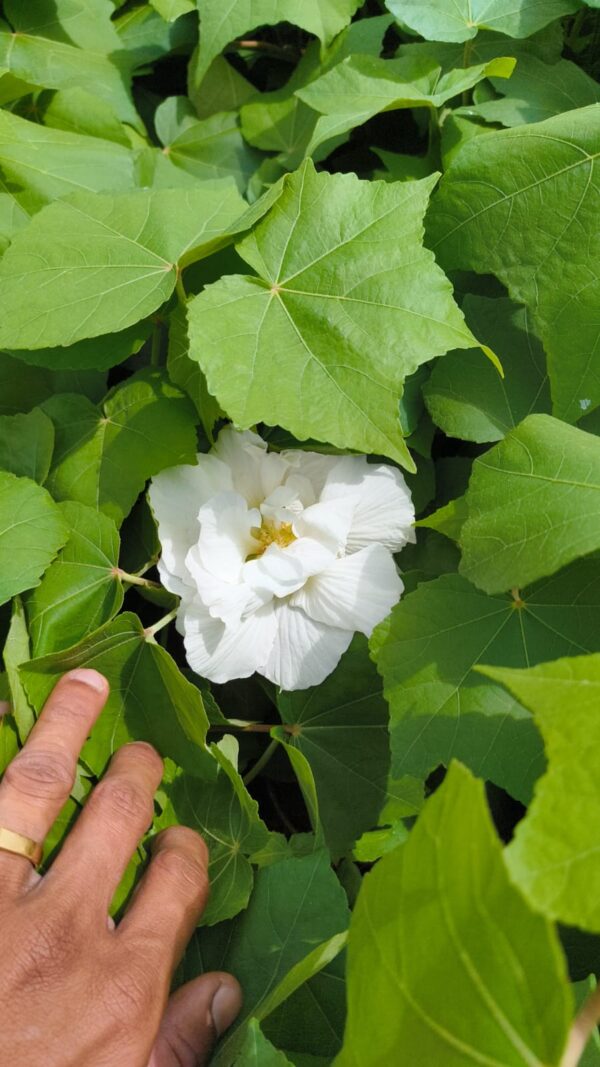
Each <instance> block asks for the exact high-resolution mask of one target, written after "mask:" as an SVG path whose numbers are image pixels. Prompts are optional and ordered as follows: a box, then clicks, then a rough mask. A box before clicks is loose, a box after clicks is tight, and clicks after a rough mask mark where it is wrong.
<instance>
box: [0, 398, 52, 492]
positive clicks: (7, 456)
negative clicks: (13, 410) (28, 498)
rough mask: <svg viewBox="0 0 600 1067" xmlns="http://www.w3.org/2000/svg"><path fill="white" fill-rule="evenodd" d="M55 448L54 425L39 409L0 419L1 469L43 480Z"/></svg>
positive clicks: (41, 481) (20, 475) (0, 417)
mask: <svg viewBox="0 0 600 1067" xmlns="http://www.w3.org/2000/svg"><path fill="white" fill-rule="evenodd" d="M53 449H54V426H53V425H52V422H51V420H50V419H49V418H48V416H47V415H44V412H43V411H40V409H39V408H33V410H32V411H30V412H29V413H28V414H26V415H1V416H0V470H3V471H10V473H11V474H17V475H18V476H19V477H24V478H31V479H32V481H34V482H39V483H40V485H41V484H42V483H43V482H44V481H45V480H46V477H47V475H48V471H49V470H50V463H51V461H52V452H53Z"/></svg>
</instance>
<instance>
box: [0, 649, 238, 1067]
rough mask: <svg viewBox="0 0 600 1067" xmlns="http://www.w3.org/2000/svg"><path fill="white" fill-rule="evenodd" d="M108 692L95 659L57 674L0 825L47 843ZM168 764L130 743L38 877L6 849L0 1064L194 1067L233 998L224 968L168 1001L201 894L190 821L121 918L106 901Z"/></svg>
mask: <svg viewBox="0 0 600 1067" xmlns="http://www.w3.org/2000/svg"><path fill="white" fill-rule="evenodd" d="M107 696H108V683H107V682H106V680H105V679H104V678H103V677H102V675H100V674H98V673H97V672H96V671H92V670H75V671H71V672H70V673H69V674H66V675H65V676H64V677H63V678H62V679H61V680H60V681H59V682H58V684H57V685H56V687H55V689H54V691H53V693H52V695H51V696H50V698H49V700H48V702H47V703H46V706H45V708H44V710H43V712H42V714H41V715H40V718H39V720H38V722H37V723H36V725H35V727H34V729H33V730H32V732H31V734H30V737H29V738H28V740H27V743H26V744H25V746H24V747H23V749H22V750H21V752H20V753H19V755H18V756H17V757H16V758H15V759H14V760H13V762H12V763H11V764H10V765H9V766H8V767H7V769H6V772H5V774H4V777H3V779H2V782H1V783H0V826H3V827H7V828H8V829H11V830H14V831H16V832H17V833H21V834H24V835H25V836H27V837H31V838H33V839H34V840H35V841H43V840H44V838H45V836H46V835H47V833H48V831H49V830H50V828H51V826H52V824H53V823H54V821H55V819H56V818H57V816H58V814H59V812H60V810H61V808H62V807H63V805H64V803H65V802H66V800H67V798H68V796H69V792H70V790H71V788H72V785H73V781H74V776H75V769H76V764H77V757H78V755H79V752H80V750H81V748H82V746H83V743H84V741H85V739H86V737H87V736H88V734H89V732H90V729H91V727H92V726H93V724H94V722H95V721H96V719H97V718H98V716H99V714H100V712H101V710H102V708H103V706H104V704H105V702H106V698H107ZM161 776H162V761H161V759H160V757H159V756H158V754H157V753H156V752H155V750H154V749H153V748H152V747H151V746H150V745H146V744H142V743H136V744H131V745H126V746H124V747H123V748H121V749H120V750H119V751H118V752H117V753H116V754H115V756H114V757H113V760H112V762H111V764H110V766H109V768H108V770H107V772H106V774H105V776H104V778H103V780H102V781H101V782H100V783H99V785H98V786H97V787H96V789H95V790H94V791H93V793H92V794H91V796H90V798H89V800H88V802H87V803H86V805H85V808H84V810H83V812H82V814H81V816H80V817H79V819H78V821H77V823H76V825H75V827H74V829H73V830H72V831H71V833H70V834H69V836H68V837H67V838H66V840H65V842H64V845H63V847H62V849H61V851H60V854H59V855H58V857H57V859H56V860H55V861H54V863H53V864H52V866H51V868H50V870H49V871H48V873H47V874H46V875H45V876H44V877H43V878H41V877H40V876H39V875H38V874H37V873H36V872H35V871H34V869H33V867H32V866H31V864H30V863H29V861H28V860H27V859H25V858H24V857H22V856H17V855H14V854H11V853H8V852H4V851H0V944H1V945H2V956H1V961H0V1003H2V1004H3V1005H4V1010H3V1012H2V1026H1V1027H0V1063H10V1064H11V1067H42V1065H43V1067H83V1065H84V1064H85V1067H202V1065H203V1064H205V1063H206V1062H207V1058H208V1056H209V1054H210V1050H211V1048H212V1047H213V1045H214V1042H215V1041H216V1039H217V1037H218V1036H219V1034H220V1033H222V1032H223V1030H225V1029H226V1028H227V1027H228V1026H229V1025H230V1024H231V1023H232V1022H233V1020H234V1019H235V1017H236V1016H237V1014H238V1012H239V1009H240V1006H241V993H240V989H239V986H238V983H237V982H236V981H235V979H234V978H233V977H232V976H231V975H228V974H222V973H215V974H205V975H202V977H200V978H197V979H196V980H195V981H193V982H190V983H189V984H188V985H186V986H184V987H182V988H181V989H180V990H178V992H177V993H175V994H174V995H173V996H172V997H170V998H169V988H170V983H171V978H172V975H173V971H174V969H175V967H176V966H177V963H178V961H179V959H180V958H181V955H182V953H183V950H184V948H185V946H186V944H187V942H188V940H189V938H190V936H191V934H192V932H193V930H194V928H195V926H196V924H197V922H198V919H199V917H200V916H201V914H202V910H203V908H204V906H205V904H206V900H207V896H208V876H207V863H208V855H207V850H206V846H205V844H204V842H203V840H202V838H201V837H199V835H198V834H196V833H195V832H194V831H192V830H189V829H187V828H186V827H181V826H178V827H172V828H170V829H168V830H165V831H163V833H161V834H159V835H158V837H157V838H155V841H154V848H153V855H152V860H151V862H150V864H149V866H148V869H147V870H146V872H145V874H144V876H143V878H142V879H141V882H140V884H139V886H138V888H137V890H136V892H135V894H134V896H133V899H132V901H131V903H130V905H129V908H128V910H127V912H126V913H125V915H124V917H123V918H122V919H121V921H120V923H119V925H118V926H117V927H115V924H114V923H113V921H112V919H110V918H109V916H108V909H109V906H110V902H111V899H112V897H113V894H114V892H115V889H116V888H117V885H118V883H119V880H120V878H121V876H122V874H123V872H124V870H125V868H126V866H127V863H128V861H129V859H130V857H131V855H132V854H133V852H134V850H135V848H136V846H137V844H138V842H139V840H140V838H141V837H142V835H143V834H144V833H145V832H146V831H147V829H148V827H149V825H150V823H151V820H152V813H153V797H154V792H155V790H156V789H157V787H158V785H159V782H160V780H161Z"/></svg>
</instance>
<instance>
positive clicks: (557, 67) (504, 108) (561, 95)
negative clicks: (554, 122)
mask: <svg viewBox="0 0 600 1067" xmlns="http://www.w3.org/2000/svg"><path fill="white" fill-rule="evenodd" d="M492 85H493V86H494V89H495V90H496V92H498V93H500V97H501V99H498V100H489V101H487V102H483V103H479V102H478V103H477V106H476V107H474V108H470V109H469V110H470V112H471V114H472V113H473V112H475V113H476V114H477V115H481V117H482V118H483V119H485V121H486V122H499V123H501V124H502V125H503V126H520V125H521V123H524V122H543V121H544V119H549V118H552V116H553V115H560V114H561V113H562V112H563V111H572V110H573V109H574V108H579V107H587V106H588V104H595V103H598V101H600V85H598V83H597V82H596V81H594V79H593V78H590V76H589V75H588V74H586V73H585V71H584V70H582V69H581V67H578V66H576V64H575V63H571V62H570V61H569V60H568V59H561V60H559V62H558V63H553V64H552V65H549V64H547V63H543V62H542V60H541V59H538V58H537V56H534V55H524V56H522V57H521V58H520V59H519V61H518V63H517V68H516V70H515V73H514V74H513V76H512V78H511V79H510V82H509V83H508V84H506V83H505V82H502V81H496V79H495V78H494V79H492Z"/></svg>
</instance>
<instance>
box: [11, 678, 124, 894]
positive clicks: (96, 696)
mask: <svg viewBox="0 0 600 1067" xmlns="http://www.w3.org/2000/svg"><path fill="white" fill-rule="evenodd" d="M107 696H108V682H107V681H106V679H105V678H103V677H102V675H101V674H98V672H97V671H92V670H84V669H80V670H75V671H70V672H69V674H65V675H64V676H63V677H62V678H61V679H60V681H59V682H57V684H56V685H55V687H54V689H53V691H52V693H51V695H50V697H49V698H48V700H47V701H46V704H45V705H44V709H43V711H42V713H41V715H40V717H39V719H38V722H37V723H36V725H35V726H34V728H33V730H32V731H31V734H30V735H29V737H28V739H27V741H26V743H25V745H24V746H23V748H22V749H21V752H20V753H19V754H18V756H16V757H15V759H14V760H13V761H12V763H10V764H9V765H8V767H7V768H6V771H5V773H4V777H3V779H2V782H1V783H0V826H4V827H6V828H8V829H9V830H14V831H16V832H17V833H19V834H23V835H24V836H25V837H30V838H32V839H33V840H34V841H38V842H40V843H42V842H43V840H44V838H45V837H46V834H47V833H48V832H49V830H50V828H51V827H52V824H53V823H54V821H55V819H56V818H57V817H58V815H59V814H60V811H61V809H62V808H63V806H64V804H65V803H66V801H67V800H68V797H69V793H70V792H71V789H72V788H73V782H74V780H75V772H76V769H77V757H78V756H79V753H80V751H81V748H82V747H83V744H84V742H85V740H86V738H87V736H88V734H89V732H90V730H91V728H92V726H93V725H94V723H95V721H96V719H97V718H98V716H99V714H100V712H101V711H102V708H103V707H104V704H105V702H106V698H107ZM30 874H31V865H30V863H29V861H28V860H26V859H24V858H23V857H21V856H17V855H14V854H13V853H9V852H0V877H1V880H2V883H3V885H7V884H10V883H12V884H14V885H18V884H20V883H23V882H24V880H25V881H29V876H30Z"/></svg>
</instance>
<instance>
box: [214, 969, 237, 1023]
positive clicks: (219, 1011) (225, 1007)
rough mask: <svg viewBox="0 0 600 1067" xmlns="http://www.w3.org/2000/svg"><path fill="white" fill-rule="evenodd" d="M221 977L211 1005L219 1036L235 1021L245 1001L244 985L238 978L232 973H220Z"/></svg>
mask: <svg viewBox="0 0 600 1067" xmlns="http://www.w3.org/2000/svg"><path fill="white" fill-rule="evenodd" d="M219 978H220V984H219V986H218V988H217V990H216V991H215V993H214V995H213V998H212V1001H211V1005H210V1014H211V1018H212V1022H213V1026H214V1029H215V1033H216V1034H217V1037H220V1036H221V1034H223V1033H225V1030H228V1029H229V1027H230V1026H231V1024H232V1023H233V1022H235V1020H236V1019H237V1017H238V1015H239V1014H240V1011H241V1009H242V1003H243V994H242V987H241V986H240V983H239V982H238V981H237V979H236V978H234V977H233V975H232V974H226V973H223V974H221V975H219Z"/></svg>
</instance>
